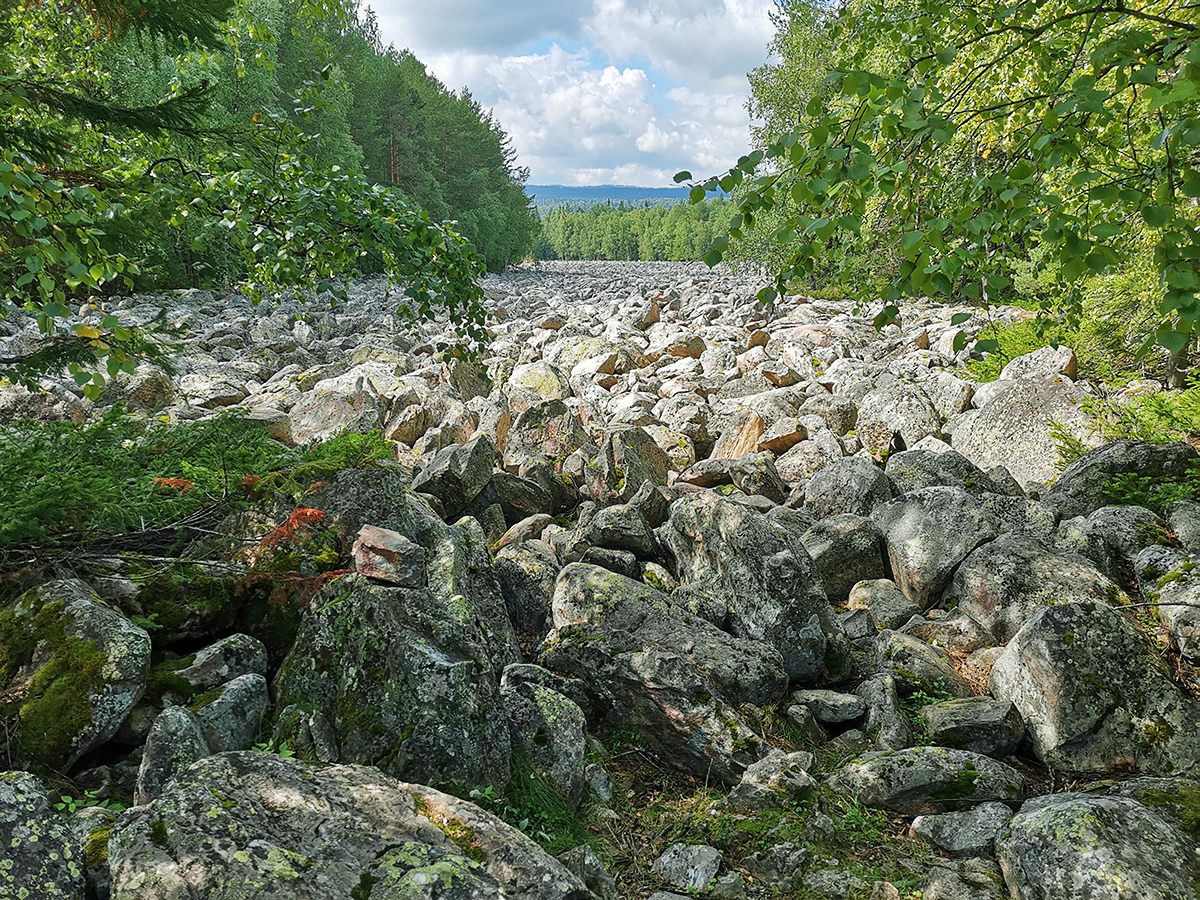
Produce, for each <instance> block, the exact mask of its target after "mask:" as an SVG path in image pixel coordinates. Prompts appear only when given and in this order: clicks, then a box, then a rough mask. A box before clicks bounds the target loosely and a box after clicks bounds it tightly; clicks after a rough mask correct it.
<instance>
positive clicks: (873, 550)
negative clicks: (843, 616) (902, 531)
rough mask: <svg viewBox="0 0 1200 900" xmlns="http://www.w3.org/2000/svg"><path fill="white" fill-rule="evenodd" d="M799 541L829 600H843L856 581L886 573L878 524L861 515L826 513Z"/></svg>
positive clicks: (872, 578)
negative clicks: (818, 575)
mask: <svg viewBox="0 0 1200 900" xmlns="http://www.w3.org/2000/svg"><path fill="white" fill-rule="evenodd" d="M802 540H803V541H804V548H805V549H806V550H807V551H808V553H809V556H811V557H812V560H813V563H814V564H815V565H816V567H817V572H818V573H820V576H821V583H822V584H824V585H825V596H826V597H828V598H829V602H831V603H845V602H846V601H847V600H848V599H849V596H850V591H851V589H852V588H853V587H854V586H855V585H856V584H858V583H859V582H860V581H871V580H875V579H879V578H883V577H884V576H885V575H886V574H887V567H886V566H885V565H884V562H883V535H882V534H881V533H880V531H879V526H877V525H876V524H875V523H874V522H872V521H871V520H870V519H868V518H866V517H865V516H856V515H854V514H853V513H844V514H842V515H837V516H828V517H827V518H824V519H822V520H821V521H820V522H818V523H817V524H816V525H814V526H813V527H812V528H810V529H809V530H808V531H806V532H805V533H804V537H803V538H802Z"/></svg>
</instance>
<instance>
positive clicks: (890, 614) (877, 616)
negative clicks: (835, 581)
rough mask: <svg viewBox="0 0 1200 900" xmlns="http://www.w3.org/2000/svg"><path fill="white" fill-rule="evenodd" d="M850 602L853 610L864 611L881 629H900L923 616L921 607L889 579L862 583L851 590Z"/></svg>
mask: <svg viewBox="0 0 1200 900" xmlns="http://www.w3.org/2000/svg"><path fill="white" fill-rule="evenodd" d="M847 599H848V602H849V606H850V608H851V609H864V610H867V611H868V612H870V614H871V618H872V619H874V620H875V624H876V626H877V627H878V628H880V629H885V628H892V629H895V628H900V627H901V626H902V625H904V623H905V622H907V621H908V620H909V619H911V618H912V617H913V616H917V615H920V614H921V607H920V606H919V605H918V604H916V603H914V602H913V601H912V600H909V599H908V598H907V597H906V596H904V593H903V592H902V591H901V590H900V588H898V587H896V583H895V582H894V581H891V580H890V579H887V578H876V579H873V580H871V581H860V582H859V583H858V584H856V585H854V587H853V588H851V589H850V594H849V596H848V598H847Z"/></svg>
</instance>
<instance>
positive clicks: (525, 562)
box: [495, 540, 559, 637]
mask: <svg viewBox="0 0 1200 900" xmlns="http://www.w3.org/2000/svg"><path fill="white" fill-rule="evenodd" d="M495 566H496V578H497V580H498V581H499V584H500V590H501V592H502V593H503V595H504V606H505V608H506V609H507V610H508V616H509V618H510V619H511V620H512V623H513V627H514V628H516V629H517V631H518V632H525V633H526V634H535V635H538V636H539V637H540V636H542V635H544V634H545V633H546V630H547V625H546V623H547V621H548V620H549V618H550V598H551V597H553V596H554V579H555V578H557V577H558V570H559V564H558V557H557V556H555V554H554V551H553V550H552V549H551V548H550V545H549V544H546V543H544V542H543V541H536V540H530V541H522V542H521V543H519V544H512V545H510V546H507V547H502V548H500V549H499V550H498V551H497V552H496V563H495Z"/></svg>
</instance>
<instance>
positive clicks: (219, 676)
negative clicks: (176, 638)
mask: <svg viewBox="0 0 1200 900" xmlns="http://www.w3.org/2000/svg"><path fill="white" fill-rule="evenodd" d="M175 674H176V675H177V676H179V677H180V678H182V679H183V680H184V681H187V682H189V683H190V684H191V685H192V686H193V687H197V688H199V689H200V690H202V691H206V690H208V689H209V688H215V687H217V686H218V685H222V684H225V683H226V682H228V681H232V680H233V679H235V678H237V677H238V676H239V675H266V674H267V648H266V647H265V646H263V643H262V641H260V640H258V638H254V637H251V636H250V635H248V634H231V635H229V636H228V637H224V638H221V640H219V641H217V642H216V643H214V644H209V645H208V646H207V647H204V648H203V649H201V650H199V651H197V653H196V656H195V657H194V658H193V659H192V662H191V665H189V666H187V668H184V669H179V670H177V671H176V672H175Z"/></svg>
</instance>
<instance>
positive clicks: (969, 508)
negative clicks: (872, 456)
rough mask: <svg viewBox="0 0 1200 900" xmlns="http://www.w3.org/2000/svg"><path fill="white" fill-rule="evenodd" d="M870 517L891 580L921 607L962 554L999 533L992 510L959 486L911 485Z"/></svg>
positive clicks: (939, 589) (936, 594)
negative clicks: (879, 534) (883, 544)
mask: <svg viewBox="0 0 1200 900" xmlns="http://www.w3.org/2000/svg"><path fill="white" fill-rule="evenodd" d="M871 518H872V519H873V520H874V521H875V523H876V524H877V525H878V526H879V530H880V531H881V532H883V537H884V541H885V542H886V544H887V552H888V559H889V561H890V563H891V567H892V573H893V577H894V578H895V581H896V584H897V585H898V586H899V587H900V590H902V591H904V595H905V596H906V597H908V598H909V599H910V600H912V601H913V602H914V603H917V604H918V605H920V606H921V608H922V609H925V608H927V607H928V606H929V605H930V604H932V603H933V602H935V601H936V600H937V599H938V598H939V595H940V594H941V592H942V590H944V589H945V587H946V585H947V584H949V582H950V579H951V577H952V576H953V574H954V569H955V567H956V566H957V565H958V564H959V563H960V562H962V561H963V559H965V558H966V556H967V554H969V553H970V552H971V551H972V550H974V549H975V548H976V547H978V546H979V545H980V544H984V543H986V542H988V541H991V540H994V539H995V538H996V537H997V535H999V533H1000V521H999V519H997V518H996V516H995V514H993V513H991V512H989V511H988V510H986V509H984V508H983V507H982V506H981V505H980V504H979V501H978V500H976V499H975V498H974V497H972V496H971V495H970V494H968V493H966V492H965V491H963V490H962V489H961V488H951V487H931V488H924V489H922V490H919V491H913V492H912V493H910V494H906V495H904V496H903V497H900V498H898V499H896V500H893V501H891V502H890V503H886V504H884V505H883V506H880V507H878V508H877V509H876V510H875V511H874V512H873V513H871Z"/></svg>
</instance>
